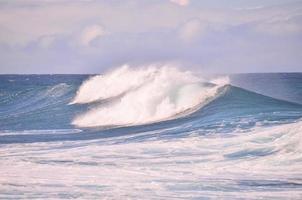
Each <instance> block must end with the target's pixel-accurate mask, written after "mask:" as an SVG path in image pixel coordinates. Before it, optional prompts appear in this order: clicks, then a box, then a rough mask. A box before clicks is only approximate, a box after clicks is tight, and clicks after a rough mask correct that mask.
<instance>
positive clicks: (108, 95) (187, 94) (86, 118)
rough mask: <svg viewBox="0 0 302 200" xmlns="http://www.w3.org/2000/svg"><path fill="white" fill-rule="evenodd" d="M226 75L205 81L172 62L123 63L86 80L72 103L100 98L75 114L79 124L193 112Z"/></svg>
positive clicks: (141, 121) (127, 122)
mask: <svg viewBox="0 0 302 200" xmlns="http://www.w3.org/2000/svg"><path fill="white" fill-rule="evenodd" d="M226 84H228V78H227V77H223V78H221V79H215V80H213V81H212V82H211V81H206V80H205V79H203V78H201V77H200V76H197V75H195V74H193V73H192V72H190V71H182V70H180V69H178V68H175V67H173V66H148V67H144V68H143V69H142V68H130V67H129V66H127V65H124V66H122V67H120V68H117V69H116V70H114V71H111V72H108V73H106V74H104V75H97V76H94V77H92V78H90V79H89V80H87V81H85V82H84V83H83V84H82V85H81V86H80V88H79V90H78V91H77V94H76V96H75V98H74V99H73V100H72V102H71V104H87V103H95V102H101V104H98V106H95V107H93V108H92V109H90V110H88V111H87V112H86V113H84V114H81V115H79V116H77V117H76V118H75V119H74V120H73V122H72V124H73V125H76V126H79V127H95V126H127V125H138V124H146V123H152V122H157V121H162V120H167V119H171V118H175V117H178V116H180V115H183V114H188V113H192V112H193V111H195V110H196V109H198V108H200V107H201V106H202V105H204V104H206V103H207V102H208V101H210V100H211V99H213V98H214V97H215V96H216V95H217V94H218V93H219V88H221V87H222V86H224V85H226Z"/></svg>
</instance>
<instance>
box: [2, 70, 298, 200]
mask: <svg viewBox="0 0 302 200" xmlns="http://www.w3.org/2000/svg"><path fill="white" fill-rule="evenodd" d="M301 134H302V74H301V73H268V74H236V75H223V76H221V75H219V76H212V77H208V76H206V75H204V74H202V73H196V72H193V71H188V70H184V69H181V68H179V67H176V66H173V65H164V66H160V65H147V66H138V67H133V66H128V65H124V66H121V67H119V68H116V69H113V70H111V71H108V72H105V73H103V74H101V75H0V170H1V176H0V199H45V198H50V199H67V198H69V199H301V198H302V137H301Z"/></svg>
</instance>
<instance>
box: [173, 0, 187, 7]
mask: <svg viewBox="0 0 302 200" xmlns="http://www.w3.org/2000/svg"><path fill="white" fill-rule="evenodd" d="M170 2H172V3H176V4H178V5H180V6H187V5H189V3H190V1H189V0H170Z"/></svg>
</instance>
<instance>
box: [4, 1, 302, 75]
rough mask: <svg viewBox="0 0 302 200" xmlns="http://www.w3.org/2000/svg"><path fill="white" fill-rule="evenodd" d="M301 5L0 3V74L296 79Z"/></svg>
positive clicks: (301, 54) (300, 68)
mask: <svg viewBox="0 0 302 200" xmlns="http://www.w3.org/2000/svg"><path fill="white" fill-rule="evenodd" d="M301 60H302V0H26V1H25V0H0V73H1V74H24V73H25V74H41V73H51V74H61V73H68V74H74V73H75V74H79V73H84V74H86V73H102V72H104V71H106V70H110V69H111V68H113V67H116V66H120V65H123V64H129V65H133V66H145V65H150V64H152V63H160V64H165V63H169V64H175V65H181V66H183V67H185V68H192V69H198V70H200V71H205V72H208V73H247V72H302V63H301Z"/></svg>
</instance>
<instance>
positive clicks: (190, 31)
mask: <svg viewBox="0 0 302 200" xmlns="http://www.w3.org/2000/svg"><path fill="white" fill-rule="evenodd" d="M205 31H206V24H203V25H202V24H201V21H200V20H199V19H192V20H189V21H188V22H186V23H185V24H184V25H183V26H181V27H180V30H179V36H180V38H181V39H182V40H184V41H186V42H191V41H193V40H195V39H197V38H198V37H199V36H200V35H201V34H203V33H204V32H205Z"/></svg>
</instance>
